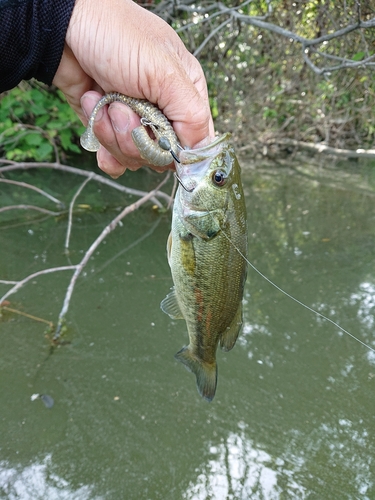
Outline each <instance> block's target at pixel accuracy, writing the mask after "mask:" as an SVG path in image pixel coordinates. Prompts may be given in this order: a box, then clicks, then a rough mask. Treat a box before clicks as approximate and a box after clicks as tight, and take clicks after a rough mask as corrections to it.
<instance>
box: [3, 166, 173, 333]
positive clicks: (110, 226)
mask: <svg viewBox="0 0 375 500" xmlns="http://www.w3.org/2000/svg"><path fill="white" fill-rule="evenodd" d="M169 177H170V172H168V174H167V175H166V176H165V178H164V179H163V181H162V182H161V183H160V184H159V185H158V187H157V188H156V189H153V190H152V191H150V192H149V193H147V194H145V196H143V197H142V198H140V199H139V200H137V201H136V202H135V203H133V204H132V205H129V206H127V207H125V208H124V210H123V211H122V212H121V213H120V214H119V215H117V217H115V218H114V219H113V220H112V221H111V222H110V223H109V224H108V225H107V226H106V227H105V228H104V229H103V231H102V232H101V233H100V235H99V236H98V237H97V239H96V240H95V241H94V242H93V243H92V244H91V246H90V248H89V249H88V250H87V252H86V253H85V255H84V257H83V259H82V260H81V262H80V263H79V264H78V265H77V266H74V267H75V271H74V274H73V276H72V279H71V280H70V283H69V286H68V289H67V291H66V294H65V299H64V303H63V307H62V309H61V312H60V314H59V318H58V321H57V327H56V332H55V335H54V337H53V340H54V341H56V340H58V338H59V337H60V334H61V329H62V327H63V324H64V320H65V316H66V314H67V312H68V309H69V304H70V299H71V297H72V294H73V290H74V287H75V284H76V282H77V279H78V277H79V275H80V274H81V272H82V270H83V268H84V267H85V265H86V264H87V262H88V260H89V259H90V257H91V256H92V254H93V253H94V252H95V250H96V249H97V247H98V246H99V245H100V243H101V242H102V241H103V240H104V239H105V238H106V237H107V236H108V235H109V234H110V233H111V232H112V231H113V230H114V229H115V228H116V226H117V224H118V223H119V222H120V221H121V220H122V219H123V218H124V217H125V216H126V215H128V214H129V213H131V212H134V210H137V208H139V207H140V206H141V205H143V204H144V203H146V201H148V200H150V199H152V198H153V197H154V196H155V194H156V193H157V192H158V190H159V189H160V188H161V187H162V186H163V185H164V184H165V183H166V182H167V180H168V179H169ZM0 302H1V299H0Z"/></svg>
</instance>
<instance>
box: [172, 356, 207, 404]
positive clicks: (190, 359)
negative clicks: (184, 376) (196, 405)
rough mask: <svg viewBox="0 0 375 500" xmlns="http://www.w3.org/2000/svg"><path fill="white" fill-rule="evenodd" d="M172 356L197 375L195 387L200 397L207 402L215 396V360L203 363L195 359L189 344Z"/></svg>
mask: <svg viewBox="0 0 375 500" xmlns="http://www.w3.org/2000/svg"><path fill="white" fill-rule="evenodd" d="M174 357H175V358H176V359H177V360H178V361H181V363H183V364H184V365H185V366H186V368H187V369H188V370H189V371H191V372H193V373H194V374H195V376H196V377H197V389H198V392H199V394H200V395H201V396H202V398H204V399H205V400H206V401H209V402H210V401H212V400H213V398H214V396H215V392H216V384H217V365H216V362H214V363H205V362H204V361H201V360H199V359H197V358H196V357H195V356H194V355H193V354H192V352H191V350H190V348H189V346H188V347H184V348H183V349H181V351H179V352H178V353H177V354H175V356H174Z"/></svg>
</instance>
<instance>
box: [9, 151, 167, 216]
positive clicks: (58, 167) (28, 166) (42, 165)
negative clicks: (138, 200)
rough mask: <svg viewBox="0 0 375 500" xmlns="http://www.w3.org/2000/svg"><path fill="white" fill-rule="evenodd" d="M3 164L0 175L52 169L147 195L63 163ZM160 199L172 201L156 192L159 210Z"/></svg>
mask: <svg viewBox="0 0 375 500" xmlns="http://www.w3.org/2000/svg"><path fill="white" fill-rule="evenodd" d="M1 163H3V164H5V166H4V167H0V175H1V174H2V173H4V172H12V171H14V170H28V169H31V168H51V169H54V170H60V171H62V172H69V173H71V174H75V175H81V176H84V177H90V178H92V179H93V180H95V181H96V182H100V183H101V184H105V185H107V186H109V187H112V188H114V189H117V190H118V191H121V192H122V193H126V194H130V195H133V196H145V195H146V194H147V193H146V191H140V190H139V189H132V188H128V187H126V186H122V185H121V184H119V183H117V182H114V181H112V180H111V179H107V178H106V177H103V176H101V175H98V174H93V173H92V172H88V171H87V170H82V169H80V168H75V167H71V166H70V165H63V164H61V163H58V162H55V163H48V162H46V163H44V162H14V161H11V160H5V159H3V158H0V164H1ZM157 197H158V198H162V199H164V200H165V201H166V202H167V203H169V201H170V197H169V196H168V195H167V194H166V193H163V191H156V192H155V194H154V196H153V198H152V202H153V203H155V205H157V206H158V207H159V208H162V205H161V203H160V202H159V200H158V199H157Z"/></svg>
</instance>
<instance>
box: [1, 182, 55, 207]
mask: <svg viewBox="0 0 375 500" xmlns="http://www.w3.org/2000/svg"><path fill="white" fill-rule="evenodd" d="M0 182H3V183H5V184H13V185H14V186H20V187H23V188H26V189H32V190H33V191H36V192H37V193H39V194H41V195H42V196H45V197H46V198H48V199H49V200H51V201H53V202H54V203H56V205H59V206H60V207H63V206H64V203H63V202H62V201H60V200H58V199H57V198H55V197H54V196H52V195H51V194H49V193H47V192H46V191H43V189H40V188H38V187H36V186H34V185H33V184H28V183H27V182H19V181H12V180H10V179H1V178H0Z"/></svg>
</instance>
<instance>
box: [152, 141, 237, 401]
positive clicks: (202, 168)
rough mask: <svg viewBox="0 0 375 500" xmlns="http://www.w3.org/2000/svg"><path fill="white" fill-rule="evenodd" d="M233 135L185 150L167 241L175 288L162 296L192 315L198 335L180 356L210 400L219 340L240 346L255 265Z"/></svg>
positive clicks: (175, 313) (167, 304)
mask: <svg viewBox="0 0 375 500" xmlns="http://www.w3.org/2000/svg"><path fill="white" fill-rule="evenodd" d="M228 139H229V134H227V135H224V136H222V137H220V138H219V139H217V140H215V141H214V142H213V143H212V144H210V145H209V146H206V147H204V148H201V149H197V150H184V151H182V152H181V153H180V160H181V164H179V165H177V164H176V168H177V174H178V179H179V181H180V185H179V187H178V190H177V193H176V199H175V204H174V209H173V218H172V230H171V233H170V235H169V238H168V244H167V251H168V262H169V265H170V267H171V272H172V278H173V282H174V288H173V289H172V292H171V293H170V294H169V295H167V297H166V298H165V299H164V300H163V301H162V303H161V308H162V310H163V311H164V312H165V313H167V314H169V316H170V317H171V318H173V319H178V318H181V319H185V321H186V324H187V328H188V333H189V339H190V343H189V345H188V346H186V347H184V348H183V349H182V350H181V351H179V352H178V353H177V354H176V355H175V357H176V358H177V359H178V360H179V361H181V362H182V363H183V364H184V365H185V366H186V367H187V368H188V369H189V370H190V371H192V372H193V373H194V374H195V375H196V379H197V387H198V391H199V393H200V394H201V396H202V397H203V398H205V399H206V400H207V401H211V400H212V399H213V397H214V395H215V391H216V383H217V366H216V350H217V346H218V344H219V343H220V346H221V348H222V349H223V350H225V351H229V350H230V349H232V347H233V346H234V344H235V342H236V340H237V337H238V334H239V332H240V329H241V326H242V297H243V290H244V285H245V281H246V271H247V264H246V260H245V258H246V256H247V227H246V207H245V199H244V194H243V190H242V184H241V177H240V166H239V164H238V161H237V158H236V155H235V153H234V149H233V147H232V146H231V145H230V144H229V142H228Z"/></svg>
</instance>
